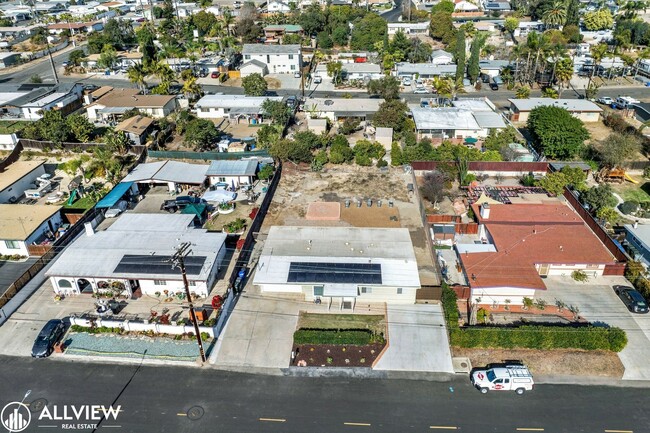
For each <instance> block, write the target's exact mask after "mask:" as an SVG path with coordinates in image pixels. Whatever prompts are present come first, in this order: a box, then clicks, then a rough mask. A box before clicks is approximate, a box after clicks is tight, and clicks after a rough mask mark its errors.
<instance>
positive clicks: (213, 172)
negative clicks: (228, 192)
mask: <svg viewBox="0 0 650 433" xmlns="http://www.w3.org/2000/svg"><path fill="white" fill-rule="evenodd" d="M256 172H257V161H253V160H250V161H242V160H239V161H237V160H235V161H212V163H211V164H210V167H209V168H208V171H207V172H206V173H205V174H206V175H207V176H255V173H256Z"/></svg>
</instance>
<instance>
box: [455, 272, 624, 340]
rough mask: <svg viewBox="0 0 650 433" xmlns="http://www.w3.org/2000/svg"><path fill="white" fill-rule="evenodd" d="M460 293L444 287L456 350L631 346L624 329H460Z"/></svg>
mask: <svg viewBox="0 0 650 433" xmlns="http://www.w3.org/2000/svg"><path fill="white" fill-rule="evenodd" d="M456 299H457V297H456V293H455V292H454V291H453V290H452V289H450V288H449V287H448V286H447V285H444V284H443V286H442V307H443V309H444V312H445V318H446V320H447V327H448V328H449V339H450V344H451V345H452V346H455V347H468V348H474V347H480V348H505V349H514V348H524V349H542V350H545V349H583V350H609V351H612V352H620V351H621V350H623V348H624V347H625V346H626V345H627V335H626V334H625V331H623V330H622V329H620V328H605V327H595V326H581V327H574V326H519V327H505V326H503V327H485V326H474V327H467V328H460V327H459V326H458V318H459V312H458V305H457V304H456Z"/></svg>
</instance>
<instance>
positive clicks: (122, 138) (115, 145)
mask: <svg viewBox="0 0 650 433" xmlns="http://www.w3.org/2000/svg"><path fill="white" fill-rule="evenodd" d="M104 143H106V147H107V148H108V150H109V151H110V152H111V153H112V154H117V155H122V156H124V155H126V154H127V152H128V151H129V147H130V146H131V144H132V143H131V140H129V137H128V136H127V135H126V134H125V133H124V132H123V131H116V130H114V129H112V128H111V129H109V130H108V131H107V132H106V134H104Z"/></svg>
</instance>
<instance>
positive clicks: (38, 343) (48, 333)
mask: <svg viewBox="0 0 650 433" xmlns="http://www.w3.org/2000/svg"><path fill="white" fill-rule="evenodd" d="M64 331H65V324H64V323H63V320H60V319H52V320H50V321H49V322H47V323H46V324H45V326H43V329H41V332H39V333H38V336H37V337H36V340H35V341H34V346H32V357H34V358H46V357H48V356H50V354H51V353H52V351H53V350H54V345H55V344H56V343H57V342H58V341H59V340H60V339H61V337H62V336H63V332H64Z"/></svg>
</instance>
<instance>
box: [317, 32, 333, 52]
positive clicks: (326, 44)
mask: <svg viewBox="0 0 650 433" xmlns="http://www.w3.org/2000/svg"><path fill="white" fill-rule="evenodd" d="M316 40H317V42H318V48H321V49H323V50H329V49H330V48H333V47H334V41H332V38H331V37H330V34H329V33H328V32H320V33H318V36H317V37H316Z"/></svg>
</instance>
